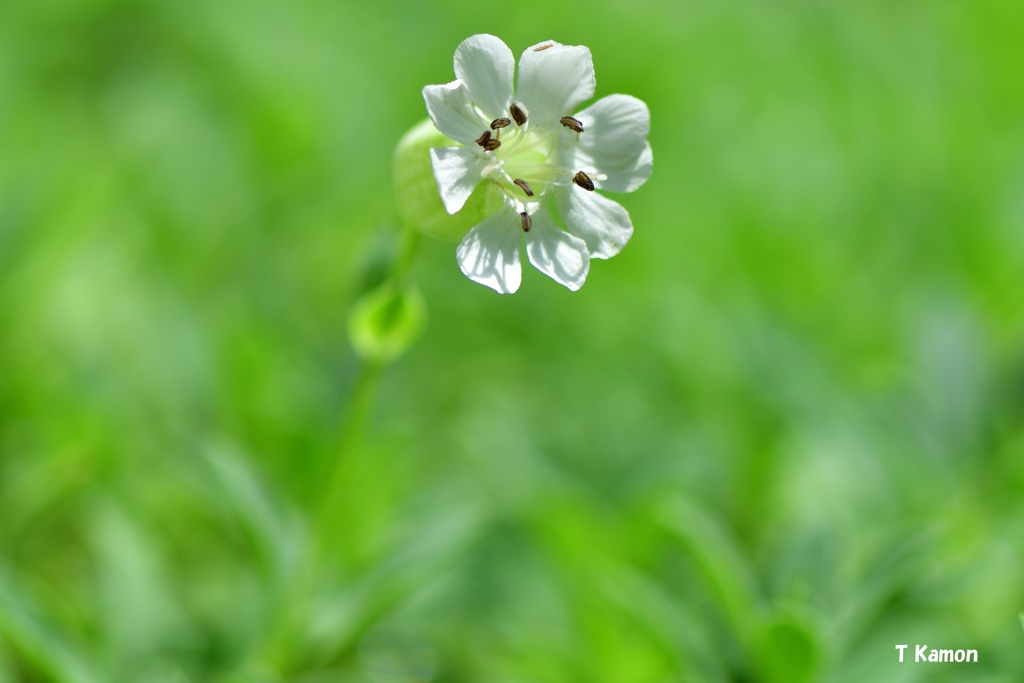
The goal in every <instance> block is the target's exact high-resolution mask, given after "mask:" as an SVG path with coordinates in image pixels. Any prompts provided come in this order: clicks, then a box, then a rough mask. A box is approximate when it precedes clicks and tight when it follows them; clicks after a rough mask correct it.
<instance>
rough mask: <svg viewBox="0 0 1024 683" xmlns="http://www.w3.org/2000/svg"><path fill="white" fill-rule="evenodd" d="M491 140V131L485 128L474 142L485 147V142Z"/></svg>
mask: <svg viewBox="0 0 1024 683" xmlns="http://www.w3.org/2000/svg"><path fill="white" fill-rule="evenodd" d="M490 140H491V131H489V130H485V131H484V134H483V135H481V136H480V137H478V138H477V139H476V144H478V145H480V146H481V147H483V148H484V149H487V143H488V142H490Z"/></svg>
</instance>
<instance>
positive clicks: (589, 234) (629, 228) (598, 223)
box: [555, 186, 633, 258]
mask: <svg viewBox="0 0 1024 683" xmlns="http://www.w3.org/2000/svg"><path fill="white" fill-rule="evenodd" d="M555 196H556V199H557V202H558V212H559V213H560V214H561V215H562V220H564V221H565V225H566V227H567V228H568V229H569V232H570V233H571V234H573V235H575V236H576V237H579V238H582V239H583V241H584V242H586V243H587V249H588V250H589V251H590V258H611V257H612V256H615V255H616V254H618V253H619V252H620V251H622V248H623V247H624V246H626V243H627V242H629V238H630V237H632V236H633V223H632V221H630V220H629V214H628V213H626V210H625V209H624V208H622V207H621V206H620V205H619V204H618V203H617V202H614V201H612V200H611V199H608V198H607V197H602V196H601V195H599V194H597V193H596V192H587V191H586V190H583V189H580V188H578V187H575V186H572V187H560V188H559V189H558V193H557V194H556V195H555Z"/></svg>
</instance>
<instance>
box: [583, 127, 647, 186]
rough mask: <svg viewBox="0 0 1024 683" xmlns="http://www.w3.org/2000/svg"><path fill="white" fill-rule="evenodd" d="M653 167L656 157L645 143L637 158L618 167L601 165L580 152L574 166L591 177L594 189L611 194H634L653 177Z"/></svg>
mask: <svg viewBox="0 0 1024 683" xmlns="http://www.w3.org/2000/svg"><path fill="white" fill-rule="evenodd" d="M581 137H582V136H581ZM653 165H654V157H653V156H652V154H651V145H650V144H648V143H644V148H643V150H642V151H641V152H640V154H639V155H638V156H637V157H636V158H633V159H627V160H626V161H624V162H622V163H620V164H618V165H612V164H609V163H607V162H605V163H601V162H599V161H598V160H597V159H594V158H591V157H589V156H588V155H587V154H586V153H584V152H582V151H579V150H577V152H576V160H575V164H574V166H575V167H578V168H580V169H582V170H584V171H586V172H587V174H588V175H590V177H591V179H592V180H593V181H594V187H596V188H597V189H599V190H608V191H610V192H632V191H633V190H635V189H637V188H638V187H640V186H641V185H643V184H644V183H645V182H647V179H648V178H650V177H651V168H652V166H653Z"/></svg>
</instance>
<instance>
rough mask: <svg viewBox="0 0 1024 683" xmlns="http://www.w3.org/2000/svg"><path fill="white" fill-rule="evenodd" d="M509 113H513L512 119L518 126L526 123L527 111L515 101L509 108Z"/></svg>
mask: <svg viewBox="0 0 1024 683" xmlns="http://www.w3.org/2000/svg"><path fill="white" fill-rule="evenodd" d="M508 113H509V114H512V119H513V120H514V121H515V122H516V125H517V126H521V125H523V124H524V123H526V112H525V111H523V110H522V108H520V106H519V105H518V104H516V103H515V102H513V103H512V105H511V106H510V107H509V108H508Z"/></svg>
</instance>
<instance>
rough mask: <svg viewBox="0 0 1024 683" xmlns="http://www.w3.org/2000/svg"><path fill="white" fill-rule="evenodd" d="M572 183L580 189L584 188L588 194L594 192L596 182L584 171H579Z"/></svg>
mask: <svg viewBox="0 0 1024 683" xmlns="http://www.w3.org/2000/svg"><path fill="white" fill-rule="evenodd" d="M572 181H573V182H574V183H576V184H577V185H579V186H580V187H582V188H583V189H584V190H586V191H587V192H593V191H594V181H593V180H591V179H590V176H588V175H587V174H586V173H584V172H583V171H577V172H576V175H574V176H573V177H572Z"/></svg>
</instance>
